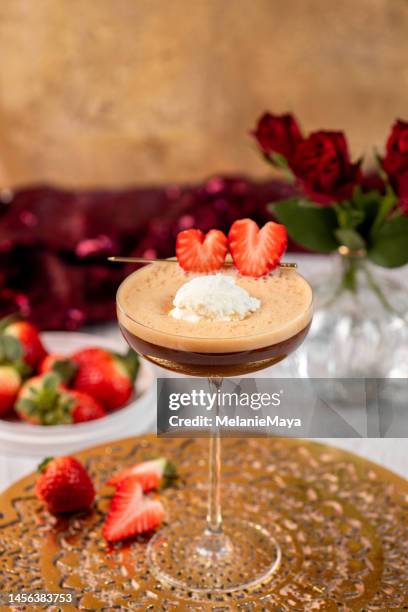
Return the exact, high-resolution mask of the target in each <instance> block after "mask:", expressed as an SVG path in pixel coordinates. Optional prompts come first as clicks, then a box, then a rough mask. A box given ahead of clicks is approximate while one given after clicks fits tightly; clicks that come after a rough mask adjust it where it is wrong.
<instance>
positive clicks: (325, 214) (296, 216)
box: [268, 198, 339, 253]
mask: <svg viewBox="0 0 408 612" xmlns="http://www.w3.org/2000/svg"><path fill="white" fill-rule="evenodd" d="M268 209H269V210H270V212H272V213H273V214H274V215H275V216H276V218H277V219H278V221H279V222H280V223H283V225H285V226H286V229H287V230H288V234H289V236H290V237H291V238H292V239H293V240H294V241H295V242H297V243H298V244H300V245H302V246H304V247H306V248H307V249H310V250H312V251H320V252H323V253H325V252H328V251H334V250H335V249H337V247H338V246H339V245H338V242H337V240H336V238H335V231H336V229H337V227H338V223H337V218H336V214H335V212H334V211H333V210H332V208H330V207H321V206H317V204H314V203H313V202H310V201H308V200H301V199H299V198H290V199H289V200H283V201H281V202H274V203H272V204H270V205H269V207H268Z"/></svg>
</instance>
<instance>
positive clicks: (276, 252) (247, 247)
mask: <svg viewBox="0 0 408 612" xmlns="http://www.w3.org/2000/svg"><path fill="white" fill-rule="evenodd" d="M228 239H229V248H230V251H231V255H232V259H233V260H234V264H235V265H236V267H237V268H238V270H239V272H240V273H241V274H244V275H245V276H254V277H255V278H258V277H260V276H264V275H265V274H268V272H270V271H271V270H273V269H274V268H276V266H277V265H278V264H279V261H280V259H281V257H282V255H283V253H284V252H285V249H286V244H287V240H288V237H287V232H286V227H285V226H284V225H280V224H279V223H274V222H273V221H269V222H268V223H266V224H265V225H264V226H263V228H262V229H259V227H258V225H257V224H256V223H255V221H252V219H239V220H238V221H235V223H234V224H233V225H232V226H231V229H230V231H229V234H228Z"/></svg>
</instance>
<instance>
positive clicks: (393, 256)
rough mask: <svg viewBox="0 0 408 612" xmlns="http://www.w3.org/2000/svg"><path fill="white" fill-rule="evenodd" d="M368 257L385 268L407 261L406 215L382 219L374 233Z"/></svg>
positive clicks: (407, 217)
mask: <svg viewBox="0 0 408 612" xmlns="http://www.w3.org/2000/svg"><path fill="white" fill-rule="evenodd" d="M368 257H369V258H370V259H371V261H373V262H374V263H376V264H378V265H379V266H384V267H385V268H398V267H399V266H404V265H405V264H407V263H408V216H404V215H402V216H398V217H394V218H392V219H389V220H388V221H384V223H383V224H382V225H381V227H380V228H379V229H378V230H377V232H376V233H375V236H374V238H373V240H372V243H371V247H370V249H369V251H368Z"/></svg>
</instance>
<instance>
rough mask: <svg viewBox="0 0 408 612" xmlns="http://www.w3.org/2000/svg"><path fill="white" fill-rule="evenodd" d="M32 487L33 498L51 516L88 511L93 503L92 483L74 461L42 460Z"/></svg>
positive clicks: (79, 464)
mask: <svg viewBox="0 0 408 612" xmlns="http://www.w3.org/2000/svg"><path fill="white" fill-rule="evenodd" d="M39 470H40V472H41V475H40V476H39V477H38V479H37V482H36V485H35V493H36V495H37V497H38V498H39V499H40V500H41V501H42V502H43V503H44V504H45V505H46V507H47V509H48V511H49V512H51V513H52V514H60V513H65V512H78V511H79V510H89V508H90V507H91V506H92V504H93V502H94V499H95V490H94V486H93V484H92V480H91V479H90V477H89V474H88V472H87V471H86V469H85V468H84V466H83V465H82V464H81V463H80V462H79V461H78V460H77V459H75V458H74V457H57V458H56V459H53V458H48V459H45V461H43V462H42V463H41V465H40V466H39Z"/></svg>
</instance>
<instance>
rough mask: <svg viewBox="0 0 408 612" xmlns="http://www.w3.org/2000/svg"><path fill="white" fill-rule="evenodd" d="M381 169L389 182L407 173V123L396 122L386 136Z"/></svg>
mask: <svg viewBox="0 0 408 612" xmlns="http://www.w3.org/2000/svg"><path fill="white" fill-rule="evenodd" d="M383 168H384V170H385V171H386V173H387V174H388V176H389V177H390V179H391V181H393V180H394V179H396V178H398V176H399V175H401V174H405V173H406V172H407V173H408V123H406V122H405V121H400V120H398V121H396V122H395V123H394V125H393V127H392V130H391V134H390V135H389V136H388V140H387V147H386V153H385V157H384V159H383Z"/></svg>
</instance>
